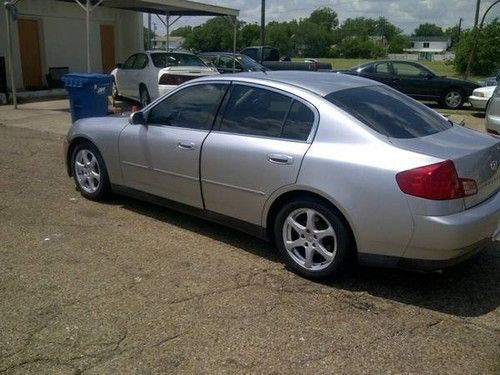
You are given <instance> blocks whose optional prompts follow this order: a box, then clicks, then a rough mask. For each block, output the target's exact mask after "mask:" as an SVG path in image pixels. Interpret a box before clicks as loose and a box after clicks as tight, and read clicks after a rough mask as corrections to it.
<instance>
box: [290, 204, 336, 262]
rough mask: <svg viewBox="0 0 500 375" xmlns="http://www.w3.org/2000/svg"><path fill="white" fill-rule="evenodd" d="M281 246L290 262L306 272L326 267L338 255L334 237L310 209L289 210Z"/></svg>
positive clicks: (327, 225) (333, 230)
mask: <svg viewBox="0 0 500 375" xmlns="http://www.w3.org/2000/svg"><path fill="white" fill-rule="evenodd" d="M282 235H283V243H284V245H285V249H286V251H287V252H288V254H289V256H290V257H291V259H292V260H293V261H294V262H295V263H297V264H298V265H299V266H301V267H302V268H305V269H306V270H309V271H320V270H323V269H325V268H327V267H328V266H329V265H330V264H331V263H332V262H333V261H334V259H335V256H336V255H337V234H336V232H335V229H334V228H333V226H332V225H331V223H330V222H329V221H328V220H327V219H326V218H325V216H323V215H322V214H320V213H319V212H318V211H316V210H314V209H312V208H299V209H297V210H294V211H292V212H291V213H290V214H289V215H288V216H287V218H286V219H285V222H284V224H283V231H282Z"/></svg>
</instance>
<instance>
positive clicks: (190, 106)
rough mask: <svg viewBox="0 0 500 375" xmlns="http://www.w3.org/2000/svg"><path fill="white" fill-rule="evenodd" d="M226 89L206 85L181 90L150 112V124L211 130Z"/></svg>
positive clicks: (222, 85)
mask: <svg viewBox="0 0 500 375" xmlns="http://www.w3.org/2000/svg"><path fill="white" fill-rule="evenodd" d="M226 88H227V85H225V84H204V85H195V86H190V87H187V88H185V89H183V90H180V91H178V92H176V93H174V94H172V95H170V96H168V97H167V98H165V99H164V100H163V101H162V102H161V103H159V104H157V105H156V106H154V107H153V108H152V109H151V110H150V111H149V113H148V124H153V125H160V126H176V127H180V128H189V129H199V130H209V129H210V128H211V127H212V123H213V120H214V116H215V114H216V111H217V108H218V106H219V103H220V101H221V100H222V97H223V95H224V93H225V91H226Z"/></svg>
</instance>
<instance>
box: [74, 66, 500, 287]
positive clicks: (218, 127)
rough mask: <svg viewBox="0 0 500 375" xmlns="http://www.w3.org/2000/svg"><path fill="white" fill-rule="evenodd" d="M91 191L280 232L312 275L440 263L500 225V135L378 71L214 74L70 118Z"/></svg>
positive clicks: (294, 260)
mask: <svg viewBox="0 0 500 375" xmlns="http://www.w3.org/2000/svg"><path fill="white" fill-rule="evenodd" d="M65 152H66V160H67V166H68V173H69V175H70V176H73V178H74V180H75V182H76V186H77V188H78V189H79V191H80V192H81V194H82V195H83V196H84V197H86V198H89V199H93V200H100V199H103V198H105V197H106V196H107V195H108V194H109V193H111V192H113V193H119V194H128V195H133V196H136V197H139V198H141V199H145V200H149V201H151V202H154V203H160V204H163V205H166V206H169V207H172V208H174V209H177V210H180V211H183V212H186V213H191V214H193V215H197V216H201V217H204V218H207V219H210V220H213V221H216V222H219V223H222V224H227V225H230V226H233V227H235V228H237V229H240V230H243V231H246V232H249V233H252V234H255V235H258V236H260V237H263V238H267V239H270V240H272V241H274V242H275V243H276V246H277V248H278V249H279V251H280V253H281V254H282V255H283V258H284V260H285V261H286V263H287V264H288V265H289V267H291V268H292V269H293V270H294V271H296V272H297V273H299V274H301V275H303V276H306V277H311V278H322V277H331V276H335V275H336V274H337V273H339V272H341V271H342V270H343V269H345V265H346V262H347V261H348V260H349V259H352V258H351V256H355V257H357V259H358V261H359V262H360V263H364V264H372V265H384V266H390V267H391V266H392V267H413V268H420V269H440V268H442V267H444V266H447V265H452V264H454V263H457V262H459V261H461V260H463V259H465V258H467V257H469V256H471V255H472V254H475V253H477V252H479V251H480V250H482V249H484V248H485V247H487V246H488V245H489V244H490V243H491V242H492V241H493V240H498V239H499V237H500V235H499V233H500V231H499V219H500V168H499V163H500V139H499V138H497V137H495V136H493V135H488V134H483V133H478V132H475V131H472V130H468V129H465V128H463V127H461V126H456V125H454V124H453V123H450V122H449V121H448V120H446V119H445V118H444V117H442V116H441V115H439V114H438V113H436V112H434V111H433V110H431V109H429V108H428V107H426V106H425V105H423V104H420V103H419V102H417V101H415V100H413V99H411V98H409V97H407V96H405V95H403V94H401V93H399V92H398V91H396V90H394V89H392V88H390V87H387V86H385V85H383V84H381V83H378V82H375V81H371V80H368V79H364V78H360V77H355V76H350V75H343V74H332V73H315V72H269V73H267V74H266V73H240V74H228V75H220V76H212V77H204V78H199V79H196V80H192V81H189V82H187V83H185V84H183V85H181V86H179V87H178V88H177V89H176V90H174V91H172V92H171V93H169V94H167V95H165V96H162V97H160V98H159V99H158V100H156V101H154V102H153V103H151V104H150V105H149V106H147V107H146V108H144V109H143V110H142V111H140V112H136V113H133V114H132V115H131V116H130V118H124V117H106V118H91V119H84V120H80V121H77V122H75V123H74V124H73V126H72V127H71V129H70V130H69V133H68V135H67V139H66V142H65Z"/></svg>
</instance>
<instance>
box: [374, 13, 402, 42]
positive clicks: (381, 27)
mask: <svg viewBox="0 0 500 375" xmlns="http://www.w3.org/2000/svg"><path fill="white" fill-rule="evenodd" d="M401 33H402V30H401V29H400V28H398V27H396V26H395V25H393V24H392V23H390V22H389V21H388V20H387V19H386V18H385V17H379V18H378V19H377V20H376V21H375V35H377V36H382V37H383V38H384V40H385V42H387V43H391V42H392V40H393V39H394V38H396V37H399V36H401Z"/></svg>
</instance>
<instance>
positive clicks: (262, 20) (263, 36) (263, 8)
mask: <svg viewBox="0 0 500 375" xmlns="http://www.w3.org/2000/svg"><path fill="white" fill-rule="evenodd" d="M265 44H266V0H261V5H260V45H261V46H264V45H265Z"/></svg>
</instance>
